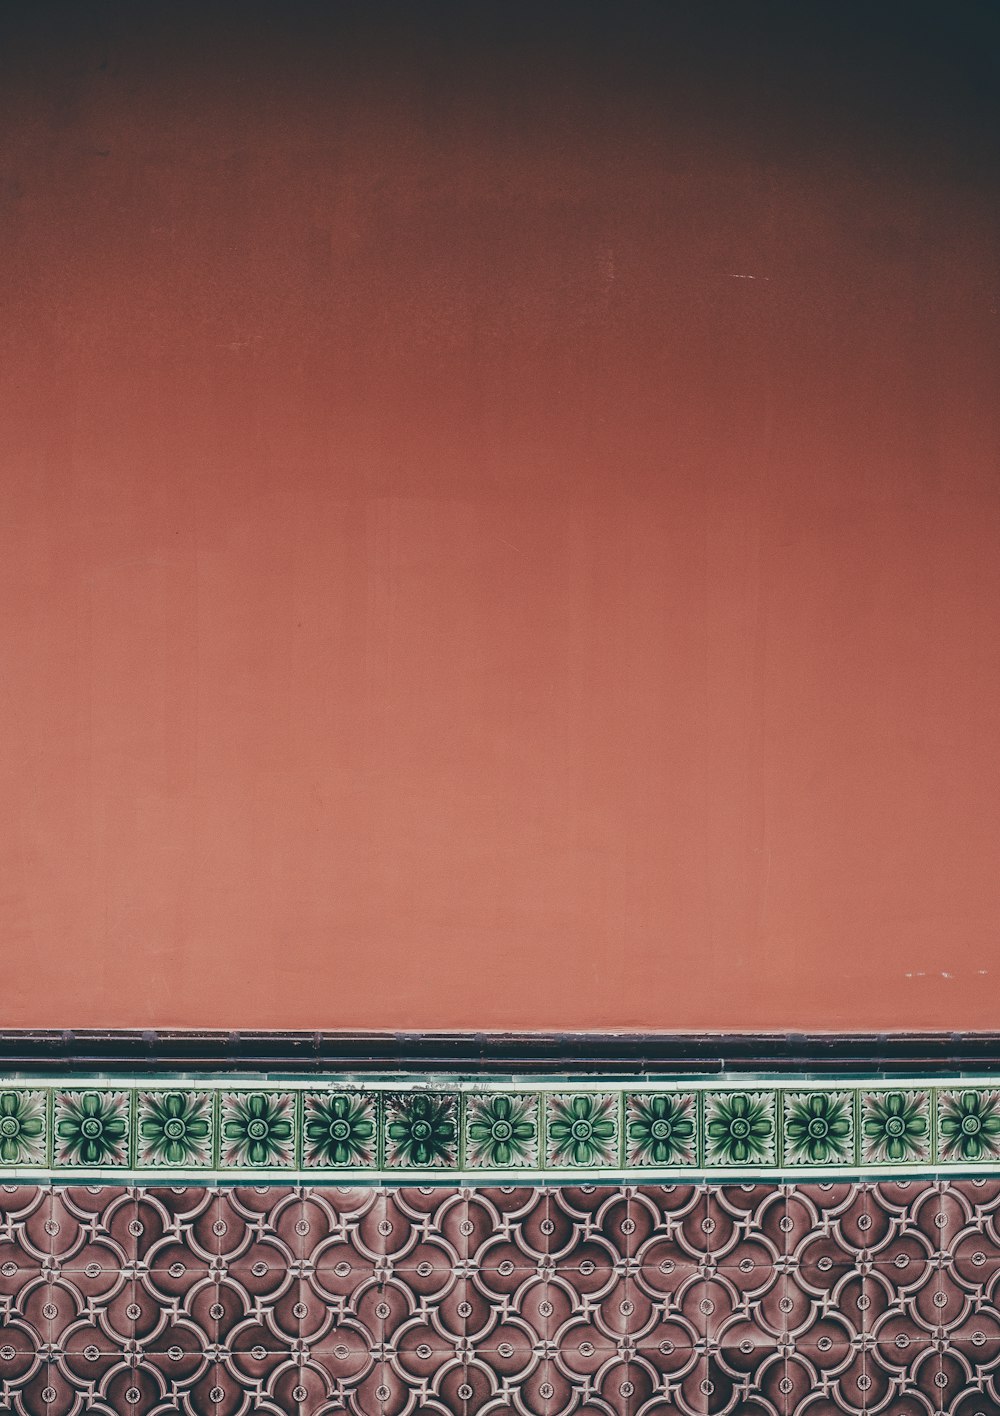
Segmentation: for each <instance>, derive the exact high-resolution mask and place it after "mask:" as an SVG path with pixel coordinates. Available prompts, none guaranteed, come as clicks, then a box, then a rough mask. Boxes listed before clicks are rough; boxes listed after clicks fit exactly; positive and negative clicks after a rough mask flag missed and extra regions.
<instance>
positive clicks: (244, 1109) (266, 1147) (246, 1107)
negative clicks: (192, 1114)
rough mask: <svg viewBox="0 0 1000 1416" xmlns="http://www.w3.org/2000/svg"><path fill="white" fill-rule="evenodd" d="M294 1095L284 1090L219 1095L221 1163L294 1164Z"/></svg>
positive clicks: (269, 1166)
mask: <svg viewBox="0 0 1000 1416" xmlns="http://www.w3.org/2000/svg"><path fill="white" fill-rule="evenodd" d="M294 1122H295V1098H294V1097H293V1096H288V1095H286V1094H285V1093H283V1092H266V1091H255V1092H227V1093H226V1094H225V1095H224V1096H223V1098H222V1163H223V1165H226V1166H245V1167H246V1168H248V1169H251V1170H272V1169H287V1168H288V1167H290V1166H293V1165H294V1164H295V1126H294Z"/></svg>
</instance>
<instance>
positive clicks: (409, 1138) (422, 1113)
mask: <svg viewBox="0 0 1000 1416" xmlns="http://www.w3.org/2000/svg"><path fill="white" fill-rule="evenodd" d="M385 1107H386V1119H385V1163H386V1165H387V1166H391V1167H393V1168H395V1167H406V1168H408V1169H411V1170H434V1169H440V1168H442V1167H446V1166H454V1165H457V1164H458V1098H457V1097H455V1096H441V1095H435V1094H433V1093H431V1092H400V1093H398V1094H396V1095H392V1096H389V1097H387V1098H386V1104H385Z"/></svg>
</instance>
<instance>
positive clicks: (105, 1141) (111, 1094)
mask: <svg viewBox="0 0 1000 1416" xmlns="http://www.w3.org/2000/svg"><path fill="white" fill-rule="evenodd" d="M128 1123H129V1094H128V1092H123V1091H61V1092H58V1093H57V1094H56V1098H55V1108H54V1119H53V1131H54V1134H55V1160H56V1164H57V1165H72V1166H80V1167H83V1168H86V1169H90V1168H91V1167H92V1166H93V1167H97V1166H100V1167H104V1166H112V1165H127V1164H128V1158H129V1156H128V1142H129V1124H128Z"/></svg>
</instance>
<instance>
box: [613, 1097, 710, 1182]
mask: <svg viewBox="0 0 1000 1416" xmlns="http://www.w3.org/2000/svg"><path fill="white" fill-rule="evenodd" d="M697 1123H698V1100H697V1097H696V1096H695V1095H694V1093H693V1092H652V1093H649V1094H646V1093H643V1094H641V1095H640V1094H635V1095H629V1096H626V1098H625V1140H626V1152H625V1154H626V1164H628V1165H636V1166H639V1165H655V1166H672V1165H695V1164H697V1161H698V1144H697V1142H698V1137H697V1129H698V1124H697Z"/></svg>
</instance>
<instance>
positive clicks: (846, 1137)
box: [781, 1091, 854, 1165]
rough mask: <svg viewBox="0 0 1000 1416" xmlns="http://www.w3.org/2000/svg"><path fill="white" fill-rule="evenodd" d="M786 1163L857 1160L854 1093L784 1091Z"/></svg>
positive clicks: (833, 1162)
mask: <svg viewBox="0 0 1000 1416" xmlns="http://www.w3.org/2000/svg"><path fill="white" fill-rule="evenodd" d="M781 1101H782V1112H783V1122H784V1140H785V1164H786V1165H850V1164H852V1163H853V1161H854V1093H853V1092H847V1091H811V1092H808V1091H786V1092H783V1093H782V1098H781Z"/></svg>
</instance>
